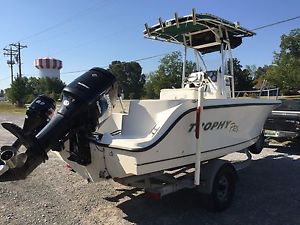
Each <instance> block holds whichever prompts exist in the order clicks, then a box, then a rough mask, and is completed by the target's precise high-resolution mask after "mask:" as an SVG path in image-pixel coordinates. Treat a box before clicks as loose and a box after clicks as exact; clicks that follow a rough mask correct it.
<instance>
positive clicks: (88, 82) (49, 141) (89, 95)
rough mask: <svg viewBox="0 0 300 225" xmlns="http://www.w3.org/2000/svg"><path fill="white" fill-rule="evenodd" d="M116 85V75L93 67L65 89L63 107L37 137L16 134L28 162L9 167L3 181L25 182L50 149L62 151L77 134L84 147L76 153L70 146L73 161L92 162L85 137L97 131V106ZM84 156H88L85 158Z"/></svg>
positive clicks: (46, 157) (2, 176) (0, 178)
mask: <svg viewBox="0 0 300 225" xmlns="http://www.w3.org/2000/svg"><path fill="white" fill-rule="evenodd" d="M115 82H116V78H115V76H114V75H112V74H111V73H110V72H108V71H107V70H104V69H101V68H93V69H91V70H89V71H88V72H86V73H84V74H83V75H81V76H80V77H78V78H77V79H76V80H74V81H73V82H72V83H70V84H69V85H68V86H66V87H65V88H64V89H63V93H62V94H63V100H62V106H61V108H60V109H59V110H58V112H57V114H56V115H55V116H54V117H53V118H52V119H51V120H50V122H49V123H48V124H47V125H46V126H45V127H44V128H43V129H42V130H41V131H40V132H39V133H38V134H37V135H35V137H34V138H31V137H28V136H26V137H24V135H22V134H20V133H18V134H15V133H13V134H14V135H15V136H17V137H18V138H19V139H20V141H21V142H22V144H23V145H24V146H26V147H27V151H26V152H25V154H26V161H25V163H24V164H23V165H22V166H19V167H16V168H10V169H9V170H8V171H7V172H5V173H4V174H3V175H1V176H0V181H10V180H19V179H25V178H26V176H27V175H28V174H30V173H31V172H32V171H33V170H34V169H35V168H36V167H37V166H38V165H40V164H41V163H42V162H44V161H45V160H46V159H48V156H47V152H48V151H49V150H50V149H53V150H57V151H59V150H61V149H62V148H63V144H64V142H65V141H66V140H68V139H70V140H72V138H73V137H74V136H76V135H77V137H78V136H80V137H81V140H79V141H78V143H81V144H80V146H81V148H79V150H78V146H77V148H76V150H73V151H72V149H71V143H70V150H71V155H70V160H73V161H75V162H77V163H79V164H82V165H86V164H88V163H90V152H89V146H88V142H87V140H86V139H84V138H83V137H84V134H86V133H87V132H92V131H93V130H94V129H95V128H96V125H97V119H98V117H99V115H98V114H99V111H98V110H97V104H96V103H97V101H98V100H100V98H101V97H102V96H103V95H104V94H107V93H108V92H109V91H110V89H111V88H112V86H113V84H114V83H115ZM83 133H84V134H83ZM76 139H77V140H78V138H76ZM82 140H83V141H82ZM82 152H85V154H82ZM82 155H85V156H86V157H85V158H83V159H82V158H81V156H82Z"/></svg>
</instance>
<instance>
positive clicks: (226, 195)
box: [206, 163, 237, 212]
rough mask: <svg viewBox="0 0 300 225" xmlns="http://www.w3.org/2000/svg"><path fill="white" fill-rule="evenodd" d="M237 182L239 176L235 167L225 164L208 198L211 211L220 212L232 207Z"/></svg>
mask: <svg viewBox="0 0 300 225" xmlns="http://www.w3.org/2000/svg"><path fill="white" fill-rule="evenodd" d="M236 180H237V174H236V170H235V169H234V167H233V165H232V164H230V163H226V164H224V165H223V166H222V167H221V168H220V169H219V171H218V172H217V174H216V176H215V178H214V181H213V187H212V192H211V193H210V194H208V195H207V196H206V200H207V204H208V205H207V206H208V209H209V210H211V211H217V212H220V211H223V210H225V209H227V208H228V207H229V206H230V205H231V203H232V200H233V197H234V192H235V184H236Z"/></svg>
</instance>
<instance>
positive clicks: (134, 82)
mask: <svg viewBox="0 0 300 225" xmlns="http://www.w3.org/2000/svg"><path fill="white" fill-rule="evenodd" d="M108 70H109V71H110V72H111V73H112V74H114V75H115V76H116V78H117V82H118V86H119V92H120V93H121V92H123V93H124V97H125V98H130V99H139V98H140V97H142V96H143V88H144V84H145V75H144V74H142V67H141V66H140V64H139V63H137V62H120V61H113V62H112V63H111V64H110V65H109V69H108Z"/></svg>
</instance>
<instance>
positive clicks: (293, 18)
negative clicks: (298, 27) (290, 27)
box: [252, 16, 300, 30]
mask: <svg viewBox="0 0 300 225" xmlns="http://www.w3.org/2000/svg"><path fill="white" fill-rule="evenodd" d="M296 19H300V16H296V17H292V18H289V19H285V20H281V21H278V22H275V23H271V24H267V25H264V26H260V27H257V28H254V29H252V30H261V29H264V28H267V27H272V26H275V25H278V24H281V23H286V22H289V21H292V20H296Z"/></svg>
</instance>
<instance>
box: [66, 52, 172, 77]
mask: <svg viewBox="0 0 300 225" xmlns="http://www.w3.org/2000/svg"><path fill="white" fill-rule="evenodd" d="M170 53H172V52H167V53H163V54H159V55H153V56H148V57H144V58H139V59H136V60H129V62H140V61H145V60H149V59H153V58H157V57H160V56H164V55H167V54H170ZM108 67H109V66H103V68H108ZM86 71H88V69H86V70H75V71H68V72H63V73H61V74H63V75H64V74H73V73H82V72H86Z"/></svg>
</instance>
